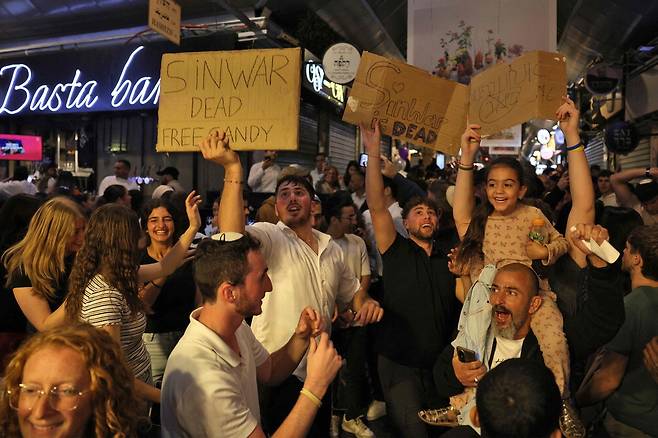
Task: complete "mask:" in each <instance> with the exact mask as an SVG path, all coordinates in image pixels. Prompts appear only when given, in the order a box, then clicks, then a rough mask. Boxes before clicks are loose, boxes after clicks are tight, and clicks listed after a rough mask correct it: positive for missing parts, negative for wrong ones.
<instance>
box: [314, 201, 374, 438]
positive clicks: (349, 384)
mask: <svg viewBox="0 0 658 438" xmlns="http://www.w3.org/2000/svg"><path fill="white" fill-rule="evenodd" d="M325 218H326V220H327V223H328V224H329V226H328V228H327V234H329V235H330V236H331V238H332V239H333V240H334V242H336V243H337V244H338V246H340V248H341V249H342V250H343V257H344V260H345V263H346V264H347V266H348V267H349V268H350V269H351V270H352V272H354V274H355V275H356V278H358V279H359V281H360V288H361V289H363V290H366V291H367V290H368V287H369V286H370V263H369V261H368V250H367V249H366V244H365V242H364V241H363V239H362V238H360V237H359V236H357V235H356V234H352V233H354V230H355V228H356V225H357V221H356V218H357V212H356V206H355V205H354V203H353V202H352V199H351V198H350V197H348V196H347V194H345V193H337V194H334V195H332V196H331V197H330V198H329V199H328V200H327V202H326V209H325ZM352 316H353V315H352V314H351V312H349V311H348V312H345V313H344V314H342V315H340V316H339V318H340V320H339V325H338V327H341V326H342V329H340V330H337V331H336V332H335V333H334V335H335V337H334V341H335V342H336V345H337V346H338V349H339V351H340V352H341V354H342V355H343V356H344V357H345V359H346V360H347V366H346V367H345V369H344V370H343V373H342V375H341V379H339V381H340V385H341V387H343V386H344V387H345V389H346V390H345V391H342V392H341V391H340V390H339V391H338V395H339V400H338V403H339V406H341V407H344V408H345V409H346V412H345V415H344V416H343V418H342V422H341V423H340V424H341V426H342V429H343V430H344V431H346V432H349V433H351V434H353V435H355V436H356V437H357V438H372V437H374V436H375V434H374V433H373V432H372V431H371V430H370V429H369V428H368V426H366V424H365V423H364V422H363V421H362V420H361V417H362V413H363V412H364V411H365V409H364V408H365V406H363V405H362V403H363V401H365V400H367V399H368V398H369V396H370V390H369V389H370V388H369V385H368V376H367V374H366V359H367V357H366V352H367V351H368V344H367V343H368V336H367V330H366V329H364V328H363V327H355V326H353V325H352V324H351V322H352V321H351V320H352ZM372 371H374V372H376V371H375V370H372ZM341 394H342V397H341ZM334 404H336V403H334ZM339 420H340V419H339ZM332 424H333V422H332Z"/></svg>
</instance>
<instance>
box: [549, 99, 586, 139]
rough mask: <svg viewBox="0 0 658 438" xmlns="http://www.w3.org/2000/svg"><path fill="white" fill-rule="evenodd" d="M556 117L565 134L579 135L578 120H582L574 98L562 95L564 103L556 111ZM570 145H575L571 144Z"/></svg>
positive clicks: (568, 136) (568, 135)
mask: <svg viewBox="0 0 658 438" xmlns="http://www.w3.org/2000/svg"><path fill="white" fill-rule="evenodd" d="M555 116H556V119H557V120H558V122H559V124H560V129H561V130H562V132H563V133H564V135H565V136H566V137H567V139H569V138H574V137H577V136H578V122H579V120H580V112H579V111H578V110H577V109H576V105H575V104H574V103H573V100H571V99H569V97H568V96H563V97H562V105H560V107H559V108H558V109H557V111H555ZM568 146H573V145H572V144H569V145H568Z"/></svg>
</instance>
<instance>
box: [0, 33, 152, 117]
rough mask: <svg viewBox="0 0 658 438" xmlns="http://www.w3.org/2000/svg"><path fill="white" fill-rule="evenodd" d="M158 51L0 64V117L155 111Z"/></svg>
mask: <svg viewBox="0 0 658 438" xmlns="http://www.w3.org/2000/svg"><path fill="white" fill-rule="evenodd" d="M161 56H162V51H161V50H157V49H153V48H145V47H144V46H138V47H134V46H133V47H132V48H128V49H126V48H125V47H122V48H120V49H116V48H115V49H102V50H94V51H86V52H69V53H60V54H53V55H45V56H39V57H34V58H29V57H28V58H26V59H24V60H22V62H5V63H2V64H0V102H1V105H0V115H27V114H47V113H71V112H90V111H115V110H135V109H152V108H156V107H157V104H158V98H159V97H160V79H159V76H160V72H159V69H160V57H161Z"/></svg>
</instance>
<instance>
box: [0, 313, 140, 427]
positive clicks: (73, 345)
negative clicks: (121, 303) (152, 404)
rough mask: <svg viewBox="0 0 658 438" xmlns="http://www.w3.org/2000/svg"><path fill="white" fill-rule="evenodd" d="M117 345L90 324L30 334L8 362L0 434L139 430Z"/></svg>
mask: <svg viewBox="0 0 658 438" xmlns="http://www.w3.org/2000/svg"><path fill="white" fill-rule="evenodd" d="M131 380H132V379H131V373H130V371H129V369H128V367H127V365H126V362H125V361H124V359H123V357H122V354H121V351H120V349H119V346H118V344H117V343H116V342H114V341H113V340H112V338H111V337H110V336H109V335H108V334H107V333H106V332H104V331H102V330H98V329H96V328H94V327H92V326H90V325H87V324H74V325H72V326H66V327H59V328H56V329H52V330H48V331H45V332H42V333H39V334H36V335H34V336H33V337H31V338H30V339H29V340H28V341H27V342H25V343H24V344H23V345H22V346H21V347H20V348H19V349H18V351H17V352H16V353H15V355H14V357H13V359H12V360H11V362H9V365H8V366H7V368H6V371H5V378H4V382H3V387H2V397H1V398H0V436H3V437H15V436H22V437H31V436H45V435H47V436H66V437H69V438H83V437H91V436H94V437H113V438H125V437H133V436H136V435H137V424H138V417H137V414H136V412H137V410H136V408H135V407H136V405H137V403H138V401H137V399H136V397H135V391H134V388H133V385H132V381H131Z"/></svg>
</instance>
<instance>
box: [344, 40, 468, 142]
mask: <svg viewBox="0 0 658 438" xmlns="http://www.w3.org/2000/svg"><path fill="white" fill-rule="evenodd" d="M467 112H468V87H467V86H465V85H462V84H459V83H457V82H453V81H449V80H446V79H441V78H437V77H434V76H432V75H431V74H430V73H428V72H426V71H424V70H421V69H419V68H416V67H414V66H411V65H409V64H405V63H404V62H400V61H393V60H390V59H387V58H384V57H381V56H378V55H374V54H372V53H369V52H365V51H364V52H363V56H362V58H361V63H360V64H359V69H358V71H357V74H356V78H355V80H354V86H353V88H352V91H351V92H350V97H349V98H348V99H347V105H346V107H345V112H344V113H343V120H344V121H346V122H348V123H351V124H354V125H359V124H365V125H368V126H373V124H372V122H373V119H377V120H379V122H380V125H381V129H382V133H384V134H386V135H390V136H392V137H396V138H400V139H401V140H402V141H405V142H410V143H413V144H417V145H419V146H424V147H430V148H432V149H435V150H441V151H443V152H445V153H448V154H452V155H454V154H456V153H457V151H458V150H459V143H460V136H461V135H462V133H463V132H464V129H465V127H466V115H467Z"/></svg>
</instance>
